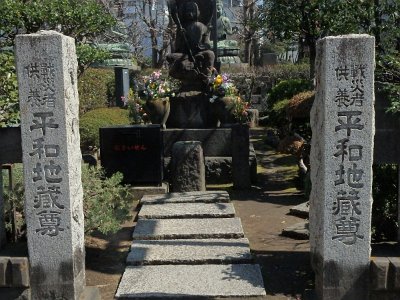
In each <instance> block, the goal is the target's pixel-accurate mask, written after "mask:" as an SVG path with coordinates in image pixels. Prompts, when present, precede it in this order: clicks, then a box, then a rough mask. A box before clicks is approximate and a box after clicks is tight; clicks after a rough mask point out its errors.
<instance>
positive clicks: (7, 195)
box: [0, 164, 25, 236]
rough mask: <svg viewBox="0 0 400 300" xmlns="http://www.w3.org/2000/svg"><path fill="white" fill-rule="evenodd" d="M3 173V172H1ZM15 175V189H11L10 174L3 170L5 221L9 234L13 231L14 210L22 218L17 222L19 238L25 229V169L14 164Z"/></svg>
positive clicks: (20, 165) (13, 171) (13, 172)
mask: <svg viewBox="0 0 400 300" xmlns="http://www.w3.org/2000/svg"><path fill="white" fill-rule="evenodd" d="M0 173H1V172H0ZM12 174H13V189H12V190H10V189H9V181H8V172H7V171H6V170H3V171H2V173H1V175H2V176H3V185H4V194H3V195H4V220H5V226H6V230H7V232H9V233H11V231H12V229H11V228H12V218H13V208H15V209H16V211H17V212H18V214H20V215H21V216H22V218H18V219H17V220H16V228H15V229H16V232H17V233H18V236H21V235H22V234H23V228H24V227H25V218H24V217H23V216H24V184H23V168H22V164H14V165H13V169H12Z"/></svg>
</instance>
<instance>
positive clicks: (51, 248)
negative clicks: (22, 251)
mask: <svg viewBox="0 0 400 300" xmlns="http://www.w3.org/2000/svg"><path fill="white" fill-rule="evenodd" d="M16 58H17V59H16V61H17V72H18V84H19V99H20V108H21V132H22V150H23V164H24V181H25V216H26V223H27V235H28V250H29V261H30V275H31V291H32V299H37V300H39V299H40V300H42V299H75V300H77V299H79V297H80V295H81V293H82V292H83V290H84V287H85V248H84V224H83V207H82V195H83V194H82V183H81V153H80V148H79V143H80V138H79V119H78V116H79V99H78V91H77V60H76V54H75V41H74V39H72V38H70V37H66V36H64V35H62V34H60V33H57V32H55V31H40V32H39V33H36V34H30V35H19V36H17V38H16Z"/></svg>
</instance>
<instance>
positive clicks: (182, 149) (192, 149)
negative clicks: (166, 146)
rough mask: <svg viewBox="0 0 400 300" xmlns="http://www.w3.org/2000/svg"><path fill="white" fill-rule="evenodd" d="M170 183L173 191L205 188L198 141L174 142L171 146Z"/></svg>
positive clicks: (201, 154)
mask: <svg viewBox="0 0 400 300" xmlns="http://www.w3.org/2000/svg"><path fill="white" fill-rule="evenodd" d="M171 183H172V191H173V192H193V191H205V190H206V171H205V163H204V155H203V148H202V147H201V143H200V142H196V141H187V142H176V143H175V144H174V146H173V147H172V156H171Z"/></svg>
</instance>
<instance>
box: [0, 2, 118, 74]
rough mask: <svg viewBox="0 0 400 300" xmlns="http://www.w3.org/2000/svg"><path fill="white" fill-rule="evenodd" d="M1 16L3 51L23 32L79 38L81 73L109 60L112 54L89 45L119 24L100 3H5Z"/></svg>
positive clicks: (1, 43) (0, 36)
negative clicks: (89, 67)
mask: <svg viewBox="0 0 400 300" xmlns="http://www.w3.org/2000/svg"><path fill="white" fill-rule="evenodd" d="M0 16H1V18H0V48H1V47H4V46H13V45H14V40H15V36H16V35H17V34H20V33H34V32H37V31H39V30H41V29H46V30H56V31H59V32H61V33H63V34H65V35H68V36H70V37H72V38H74V39H75V41H76V43H77V54H78V62H79V73H82V72H83V71H84V70H85V69H86V68H87V67H88V66H89V65H90V63H92V62H94V61H99V60H100V61H101V60H104V59H105V58H107V57H108V52H106V51H103V50H100V49H96V48H93V47H91V46H90V45H85V43H88V42H90V41H93V39H94V38H95V37H97V36H98V35H100V34H102V33H104V32H105V31H106V30H108V29H110V28H111V27H112V26H113V25H114V24H115V23H116V20H115V18H114V17H113V16H112V15H110V14H109V12H108V11H107V10H106V9H105V8H104V7H103V5H101V4H99V2H98V1H96V0H30V1H26V0H1V1H0Z"/></svg>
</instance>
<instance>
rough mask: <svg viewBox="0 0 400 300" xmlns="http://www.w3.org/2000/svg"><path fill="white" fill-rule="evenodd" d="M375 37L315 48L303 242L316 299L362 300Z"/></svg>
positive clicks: (366, 265) (328, 42)
mask: <svg viewBox="0 0 400 300" xmlns="http://www.w3.org/2000/svg"><path fill="white" fill-rule="evenodd" d="M374 47H375V45H374V38H373V37H371V36H368V35H345V36H337V37H327V38H324V39H322V40H320V41H319V42H318V43H317V64H316V84H317V87H316V89H317V93H316V97H315V102H314V105H313V108H312V111H311V124H312V131H313V135H312V143H311V181H312V191H311V197H310V244H311V255H312V263H313V268H314V271H315V280H316V282H315V286H316V294H317V298H318V299H324V300H328V299H348V300H354V299H368V271H369V261H370V241H371V238H370V236H371V207H372V154H373V137H374Z"/></svg>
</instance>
